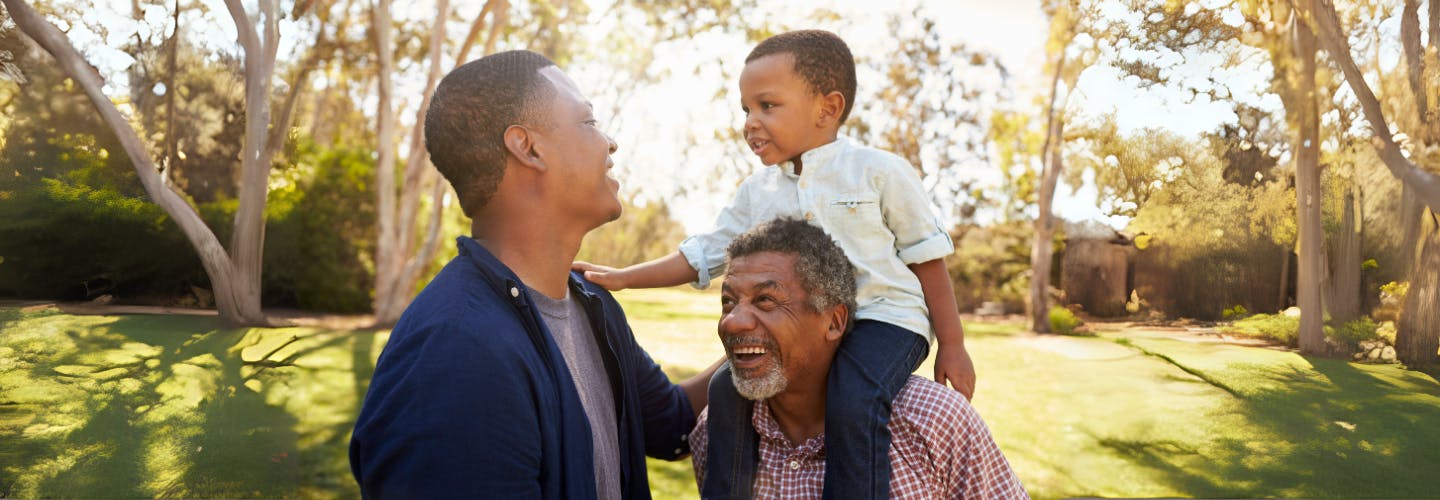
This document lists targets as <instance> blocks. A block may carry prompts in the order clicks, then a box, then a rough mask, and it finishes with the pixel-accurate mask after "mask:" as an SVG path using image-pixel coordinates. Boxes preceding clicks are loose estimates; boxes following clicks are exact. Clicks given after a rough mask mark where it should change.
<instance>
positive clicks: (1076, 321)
mask: <svg viewBox="0 0 1440 500" xmlns="http://www.w3.org/2000/svg"><path fill="white" fill-rule="evenodd" d="M1082 323H1084V322H1083V321H1080V318H1077V317H1075V313H1073V312H1070V310H1069V309H1066V308H1063V307H1060V306H1054V307H1051V308H1050V331H1052V332H1055V333H1059V334H1063V335H1070V334H1073V333H1075V329H1076V328H1078V327H1079V326H1080V325H1081V324H1082Z"/></svg>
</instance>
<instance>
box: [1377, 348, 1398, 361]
mask: <svg viewBox="0 0 1440 500" xmlns="http://www.w3.org/2000/svg"><path fill="white" fill-rule="evenodd" d="M1380 359H1382V360H1384V361H1395V348H1394V347H1390V346H1388V345H1387V346H1385V347H1384V348H1383V349H1381V350H1380Z"/></svg>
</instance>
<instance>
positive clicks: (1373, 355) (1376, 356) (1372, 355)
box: [1365, 349, 1380, 360]
mask: <svg viewBox="0 0 1440 500" xmlns="http://www.w3.org/2000/svg"><path fill="white" fill-rule="evenodd" d="M1365 359H1371V360H1375V359H1380V350H1379V349H1371V350H1370V354H1366V355H1365Z"/></svg>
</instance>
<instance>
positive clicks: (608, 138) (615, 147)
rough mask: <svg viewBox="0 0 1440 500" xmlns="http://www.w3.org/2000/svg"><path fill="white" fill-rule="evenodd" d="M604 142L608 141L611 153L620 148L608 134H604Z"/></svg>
mask: <svg viewBox="0 0 1440 500" xmlns="http://www.w3.org/2000/svg"><path fill="white" fill-rule="evenodd" d="M605 142H608V143H610V154H612V155H613V154H615V152H616V151H619V150H620V145H619V144H616V143H615V138H614V137H610V134H605Z"/></svg>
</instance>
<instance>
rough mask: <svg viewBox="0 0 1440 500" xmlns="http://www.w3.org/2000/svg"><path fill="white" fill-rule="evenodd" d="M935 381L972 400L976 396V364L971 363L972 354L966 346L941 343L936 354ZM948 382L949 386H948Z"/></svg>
mask: <svg viewBox="0 0 1440 500" xmlns="http://www.w3.org/2000/svg"><path fill="white" fill-rule="evenodd" d="M935 381H936V382H939V383H940V384H941V385H949V386H951V387H954V388H955V390H957V391H960V393H961V394H964V395H965V399H971V397H972V396H974V394H975V364H974V363H971V362H970V353H969V352H966V351H965V346H964V345H963V344H962V345H951V344H950V343H947V342H942V343H940V349H939V351H937V352H936V353H935ZM947 382H948V384H947Z"/></svg>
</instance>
